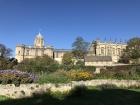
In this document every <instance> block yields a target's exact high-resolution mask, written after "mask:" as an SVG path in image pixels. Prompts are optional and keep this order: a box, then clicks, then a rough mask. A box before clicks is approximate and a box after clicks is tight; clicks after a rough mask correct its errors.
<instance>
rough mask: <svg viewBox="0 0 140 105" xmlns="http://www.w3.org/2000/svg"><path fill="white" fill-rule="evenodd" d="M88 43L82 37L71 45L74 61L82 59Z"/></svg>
mask: <svg viewBox="0 0 140 105" xmlns="http://www.w3.org/2000/svg"><path fill="white" fill-rule="evenodd" d="M88 46H89V43H88V42H86V41H85V40H84V39H83V38H82V37H77V38H76V40H75V41H74V43H73V44H72V49H73V51H72V52H73V55H74V57H75V58H76V59H83V58H84V55H85V54H86V53H87V49H88Z"/></svg>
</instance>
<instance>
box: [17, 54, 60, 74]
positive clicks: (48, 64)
mask: <svg viewBox="0 0 140 105" xmlns="http://www.w3.org/2000/svg"><path fill="white" fill-rule="evenodd" d="M58 67H59V64H58V63H57V62H56V61H54V60H53V59H52V58H50V57H49V56H47V55H44V56H43V57H36V58H32V59H25V60H24V61H23V62H21V63H20V64H18V65H17V66H16V69H18V70H21V71H27V72H33V73H38V72H54V71H56V70H57V69H58Z"/></svg>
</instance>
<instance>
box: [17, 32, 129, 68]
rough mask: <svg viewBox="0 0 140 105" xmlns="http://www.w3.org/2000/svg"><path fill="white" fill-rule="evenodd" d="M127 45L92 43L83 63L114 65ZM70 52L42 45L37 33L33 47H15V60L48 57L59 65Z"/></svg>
mask: <svg viewBox="0 0 140 105" xmlns="http://www.w3.org/2000/svg"><path fill="white" fill-rule="evenodd" d="M126 46H127V44H124V43H113V42H111V41H108V42H101V41H100V40H96V41H93V42H92V43H91V44H90V46H89V48H88V53H87V54H86V55H85V58H84V62H85V65H86V66H108V65H112V64H116V63H117V62H118V60H119V58H120V56H121V55H122V53H123V50H125V49H126ZM67 52H71V50H67V49H55V48H53V46H50V45H47V46H45V44H44V38H43V36H42V35H41V34H40V33H39V34H38V35H36V37H35V40H34V45H33V46H28V45H24V44H20V45H19V44H18V45H17V46H16V52H15V53H16V59H17V60H18V62H22V61H23V60H24V59H31V58H35V57H37V56H43V55H48V56H49V57H51V58H53V59H54V60H56V61H57V62H59V63H60V64H61V62H62V58H63V55H64V54H65V53H67Z"/></svg>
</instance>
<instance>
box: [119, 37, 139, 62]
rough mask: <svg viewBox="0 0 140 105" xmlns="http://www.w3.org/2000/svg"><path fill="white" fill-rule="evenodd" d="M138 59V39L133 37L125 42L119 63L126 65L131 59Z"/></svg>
mask: <svg viewBox="0 0 140 105" xmlns="http://www.w3.org/2000/svg"><path fill="white" fill-rule="evenodd" d="M138 58H140V38H138V37H134V38H132V39H130V40H129V41H128V42H127V47H126V49H125V50H124V53H123V54H122V56H121V58H120V62H123V63H128V62H129V60H131V59H138Z"/></svg>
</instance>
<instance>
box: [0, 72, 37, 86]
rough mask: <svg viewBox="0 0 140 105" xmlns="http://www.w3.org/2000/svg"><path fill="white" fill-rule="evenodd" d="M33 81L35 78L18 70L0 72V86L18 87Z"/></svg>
mask: <svg viewBox="0 0 140 105" xmlns="http://www.w3.org/2000/svg"><path fill="white" fill-rule="evenodd" d="M34 81H35V76H34V75H32V74H30V73H26V72H21V71H18V70H0V84H15V86H19V85H20V84H22V83H32V82H34Z"/></svg>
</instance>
